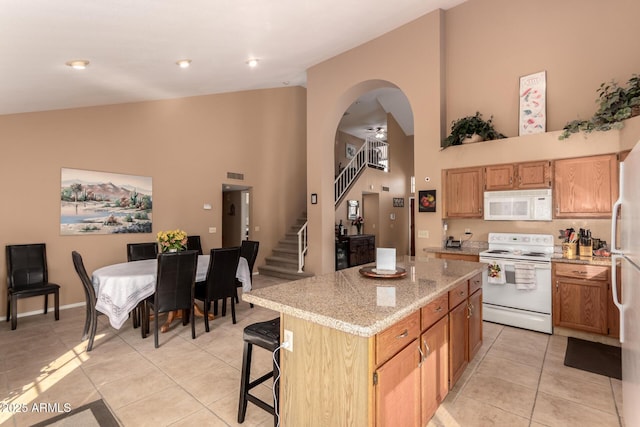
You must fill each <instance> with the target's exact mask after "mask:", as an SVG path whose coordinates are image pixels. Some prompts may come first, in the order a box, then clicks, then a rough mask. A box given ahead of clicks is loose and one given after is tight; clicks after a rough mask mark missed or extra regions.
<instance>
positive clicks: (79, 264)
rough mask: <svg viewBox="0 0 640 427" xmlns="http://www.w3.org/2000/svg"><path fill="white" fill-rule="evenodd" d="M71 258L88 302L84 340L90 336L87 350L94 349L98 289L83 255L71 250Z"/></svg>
mask: <svg viewBox="0 0 640 427" xmlns="http://www.w3.org/2000/svg"><path fill="white" fill-rule="evenodd" d="M71 258H72V259H73V267H74V268H75V269H76V273H78V276H79V277H80V281H81V282H82V288H83V289H84V297H85V302H86V312H87V314H86V317H85V320H84V329H83V330H82V341H84V340H86V339H87V338H89V343H88V344H87V351H91V350H92V349H93V340H94V339H95V337H96V328H97V326H98V311H97V310H96V291H95V289H94V288H93V284H92V283H91V279H89V275H88V274H87V270H86V269H85V268H84V262H83V261H82V256H81V255H80V254H79V253H78V252H76V251H73V252H71Z"/></svg>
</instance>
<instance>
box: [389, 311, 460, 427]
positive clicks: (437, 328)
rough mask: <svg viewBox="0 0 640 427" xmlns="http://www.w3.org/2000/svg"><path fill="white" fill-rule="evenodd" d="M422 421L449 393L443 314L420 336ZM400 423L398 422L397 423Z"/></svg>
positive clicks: (423, 423)
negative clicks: (421, 353) (421, 352)
mask: <svg viewBox="0 0 640 427" xmlns="http://www.w3.org/2000/svg"><path fill="white" fill-rule="evenodd" d="M421 341H422V342H421V344H422V351H423V354H424V356H423V360H422V366H421V367H420V377H421V381H420V384H421V391H422V397H421V400H422V422H421V424H420V425H422V426H426V425H427V423H428V422H429V420H430V419H431V417H433V414H435V413H436V411H437V410H438V406H440V404H441V403H442V401H443V400H444V398H445V397H447V394H448V393H449V319H448V317H447V316H444V317H443V318H442V319H440V320H439V321H438V322H437V323H436V324H435V325H433V326H431V327H430V328H429V329H427V331H426V332H424V333H423V334H422V337H421ZM398 425H400V424H398Z"/></svg>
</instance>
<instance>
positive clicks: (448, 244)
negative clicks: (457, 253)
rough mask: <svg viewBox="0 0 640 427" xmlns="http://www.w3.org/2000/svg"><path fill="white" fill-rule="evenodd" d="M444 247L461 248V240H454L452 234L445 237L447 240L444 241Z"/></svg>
mask: <svg viewBox="0 0 640 427" xmlns="http://www.w3.org/2000/svg"><path fill="white" fill-rule="evenodd" d="M444 247H445V248H447V249H462V241H461V240H454V239H453V236H449V237H448V238H447V241H446V242H445V245H444Z"/></svg>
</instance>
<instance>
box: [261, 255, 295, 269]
mask: <svg viewBox="0 0 640 427" xmlns="http://www.w3.org/2000/svg"><path fill="white" fill-rule="evenodd" d="M265 262H266V263H267V265H274V266H276V267H282V268H289V269H291V270H295V271H298V255H297V254H296V257H295V258H292V257H279V256H268V257H266V258H265Z"/></svg>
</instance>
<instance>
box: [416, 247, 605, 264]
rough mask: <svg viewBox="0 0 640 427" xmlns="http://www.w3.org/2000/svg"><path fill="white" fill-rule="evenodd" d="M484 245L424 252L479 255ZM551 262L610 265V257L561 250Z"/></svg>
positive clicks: (434, 248)
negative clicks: (571, 253) (572, 254)
mask: <svg viewBox="0 0 640 427" xmlns="http://www.w3.org/2000/svg"><path fill="white" fill-rule="evenodd" d="M486 250H487V248H486V247H481V246H480V247H478V246H475V247H464V246H463V247H462V248H460V249H451V248H441V247H427V248H424V252H426V253H445V254H460V255H479V254H480V252H483V251H486ZM551 262H567V263H571V264H587V265H604V266H610V265H611V257H604V256H593V257H585V256H573V257H564V256H562V253H561V252H556V253H555V254H554V255H553V256H552V258H551Z"/></svg>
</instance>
